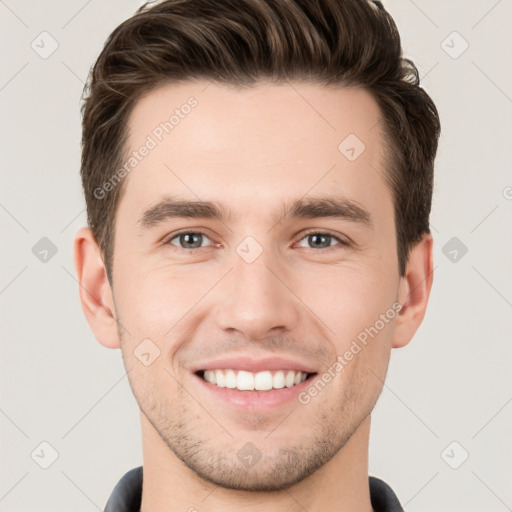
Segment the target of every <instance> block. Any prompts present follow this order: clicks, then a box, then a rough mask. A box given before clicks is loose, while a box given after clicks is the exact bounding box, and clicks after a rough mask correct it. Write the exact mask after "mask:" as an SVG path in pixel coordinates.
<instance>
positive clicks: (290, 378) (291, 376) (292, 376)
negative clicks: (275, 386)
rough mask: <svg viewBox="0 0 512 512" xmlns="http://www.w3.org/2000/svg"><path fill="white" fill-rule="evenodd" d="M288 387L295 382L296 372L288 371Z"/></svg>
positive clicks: (286, 383)
mask: <svg viewBox="0 0 512 512" xmlns="http://www.w3.org/2000/svg"><path fill="white" fill-rule="evenodd" d="M284 383H285V385H286V387H287V388H291V387H292V386H293V385H294V384H295V372H288V373H287V374H286V377H285V379H284Z"/></svg>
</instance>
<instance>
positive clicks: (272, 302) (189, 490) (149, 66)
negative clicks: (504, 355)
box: [75, 0, 440, 512]
mask: <svg viewBox="0 0 512 512" xmlns="http://www.w3.org/2000/svg"><path fill="white" fill-rule="evenodd" d="M401 55H402V54H401V46H400V38H399V35H398V31H397V29H396V26H395V24H394V22H393V20H392V18H391V17H390V16H389V14H388V13H387V12H386V11H385V10H383V8H382V5H380V3H378V2H376V3H372V2H369V1H366V0H322V1H320V0H307V1H306V0H294V1H291V0H290V1H286V2H285V1H276V0H237V1H221V2H215V3H214V2H210V1H209V0H169V1H165V2H161V3H158V4H156V5H154V6H149V7H145V8H142V9H141V10H140V11H139V12H138V13H137V14H136V15H135V16H133V17H132V18H131V19H129V20H127V21H125V22H124V23H122V24H121V25H120V26H119V27H118V28H117V29H116V30H115V31H114V32H113V33H112V35H111V36H110V37H109V39H108V41H107V42H106V45H105V47H104V49H103V51H102V53H101V55H100V56H99V58H98V60H97V62H96V64H95V66H94V68H93V71H92V74H91V77H90V81H89V84H88V88H87V98H86V102H85V105H84V110H83V115H84V119H83V155H82V168H81V173H82V179H83V187H84V193H85V198H86V202H87V211H88V225H89V227H87V228H82V229H81V230H80V231H79V232H78V233H77V235H76V239H75V266H76V271H77V274H78V279H79V282H80V297H81V301H82V306H83V310H84V313H85V315H86V317H87V320H88V322H89V324H90V326H91V328H92V330H93V332H94V335H95V337H96V338H97V340H98V341H99V342H100V343H101V344H102V345H104V346H105V347H109V348H120V349H121V353H122V357H123V361H124V364H125V367H126V371H127V374H128V378H129V382H130V385H131V389H132V391H133V393H134V395H135V398H136V400H137V402H138V405H139V407H140V418H141V430H142V443H143V466H142V467H139V468H135V469H134V470H132V471H130V472H128V473H127V474H126V475H125V476H124V477H123V478H122V479H121V481H120V482H119V484H118V485H117V486H116V488H115V490H114V492H113V493H112V495H111V497H110V499H109V501H108V503H107V505H106V508H105V510H106V512H128V511H130V512H132V511H136V510H143V511H145V512H160V511H164V510H165V511H169V510H183V511H185V510H189V511H192V510H198V511H201V510H209V511H213V512H216V511H232V510H233V511H234V510H258V511H259V510H261V511H270V512H273V511H277V510H279V511H281V510H289V511H299V510H301V511H302V510H308V511H316V510H328V511H345V512H346V511H351V512H353V511H361V512H362V511H365V512H368V511H372V510H374V511H379V512H380V511H388V512H389V511H398V510H402V508H401V506H400V503H399V500H398V498H397V497H396V496H395V494H394V492H393V491H392V489H391V487H389V486H388V485H387V484H386V483H385V482H383V481H382V480H379V479H378V478H376V477H369V476H368V441H369V432H370V414H371V411H372V409H373V407H374V405H375V403H376V400H377V398H378V396H379V394H380V392H381V390H382V387H383V382H384V379H385V375H386V370H387V366H388V361H389V357H390V352H391V349H392V348H398V347H402V346H404V345H406V344H407V343H408V342H409V341H410V340H411V338H412V336H413V335H414V333H415V332H416V330H417V328H418V327H419V325H420V323H421V321H422V319H423V317H424V314H425V309H426V306H427V301H428V297H429V293H430V289H431V285H432V268H433V266H432V237H431V235H430V231H429V223H428V218H429V213H430V206H431V197H432V181H433V166H434V159H435V154H436V150H437V143H438V137H439V132H440V124H439V118H438V114H437V111H436V108H435V106H434V104H433V102H432V100H431V99H430V98H429V96H428V95H427V94H426V93H425V91H424V90H423V89H421V88H420V87H419V80H418V75H417V71H416V68H415V67H414V64H413V63H412V62H410V61H408V60H406V59H403V58H402V56H401Z"/></svg>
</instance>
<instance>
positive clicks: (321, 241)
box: [301, 232, 348, 249]
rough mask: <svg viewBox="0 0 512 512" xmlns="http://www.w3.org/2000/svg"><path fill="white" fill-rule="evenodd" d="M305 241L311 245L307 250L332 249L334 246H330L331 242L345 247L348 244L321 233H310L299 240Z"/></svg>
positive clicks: (328, 234) (335, 237)
mask: <svg viewBox="0 0 512 512" xmlns="http://www.w3.org/2000/svg"><path fill="white" fill-rule="evenodd" d="M302 240H307V242H308V243H311V245H310V246H309V247H307V248H308V249H309V248H311V249H332V248H334V247H335V246H332V245H331V242H332V241H333V240H334V241H337V242H338V245H341V246H347V245H348V243H347V242H346V241H344V240H342V239H341V238H338V237H337V236H334V235H331V234H330V233H322V232H311V233H308V234H307V235H306V236H305V237H303V238H302V239H301V241H302ZM302 247H304V246H302Z"/></svg>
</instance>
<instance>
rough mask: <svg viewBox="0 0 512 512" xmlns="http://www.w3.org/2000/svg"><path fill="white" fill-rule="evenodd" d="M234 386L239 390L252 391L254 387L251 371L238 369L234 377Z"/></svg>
mask: <svg viewBox="0 0 512 512" xmlns="http://www.w3.org/2000/svg"><path fill="white" fill-rule="evenodd" d="M217 371H219V370H217ZM236 388H237V389H240V390H241V391H245V390H247V391H252V390H253V389H254V375H253V374H252V373H251V372H245V371H243V370H240V371H239V372H238V375H237V378H236Z"/></svg>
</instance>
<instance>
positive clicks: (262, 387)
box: [254, 372, 272, 391]
mask: <svg viewBox="0 0 512 512" xmlns="http://www.w3.org/2000/svg"><path fill="white" fill-rule="evenodd" d="M254 389H255V390H256V391H268V390H269V389H272V374H271V373H270V372H258V373H257V374H256V377H254Z"/></svg>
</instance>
